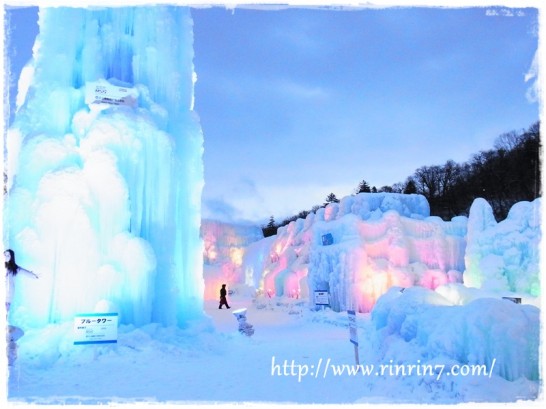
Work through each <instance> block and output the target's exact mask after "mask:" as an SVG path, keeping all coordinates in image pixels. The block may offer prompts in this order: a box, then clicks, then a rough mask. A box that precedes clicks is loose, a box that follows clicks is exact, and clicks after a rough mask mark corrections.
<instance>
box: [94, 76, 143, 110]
mask: <svg viewBox="0 0 546 409" xmlns="http://www.w3.org/2000/svg"><path fill="white" fill-rule="evenodd" d="M137 97H138V93H137V91H136V90H135V89H134V88H129V87H122V86H117V85H112V84H110V83H109V82H108V81H105V80H99V81H96V82H90V83H88V84H87V85H86V93H85V102H86V103H87V104H89V105H91V104H100V105H125V106H130V107H134V106H136V104H137Z"/></svg>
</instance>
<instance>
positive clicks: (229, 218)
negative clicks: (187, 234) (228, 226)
mask: <svg viewBox="0 0 546 409" xmlns="http://www.w3.org/2000/svg"><path fill="white" fill-rule="evenodd" d="M201 212H202V216H203V218H204V219H212V220H220V221H223V222H233V221H235V220H236V214H237V213H238V212H237V209H235V207H233V206H232V205H230V204H229V203H227V202H225V201H224V200H222V199H217V198H214V199H206V200H203V203H202V209H201Z"/></svg>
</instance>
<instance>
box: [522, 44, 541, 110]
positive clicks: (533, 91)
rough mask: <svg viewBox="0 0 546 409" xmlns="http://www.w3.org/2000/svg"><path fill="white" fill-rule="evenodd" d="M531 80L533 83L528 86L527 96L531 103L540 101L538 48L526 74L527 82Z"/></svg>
mask: <svg viewBox="0 0 546 409" xmlns="http://www.w3.org/2000/svg"><path fill="white" fill-rule="evenodd" d="M529 81H531V85H530V86H529V88H527V92H526V93H525V97H526V98H527V101H529V103H535V102H538V96H539V89H538V50H537V51H536V52H535V56H534V57H533V62H532V63H531V67H529V71H527V74H525V82H529Z"/></svg>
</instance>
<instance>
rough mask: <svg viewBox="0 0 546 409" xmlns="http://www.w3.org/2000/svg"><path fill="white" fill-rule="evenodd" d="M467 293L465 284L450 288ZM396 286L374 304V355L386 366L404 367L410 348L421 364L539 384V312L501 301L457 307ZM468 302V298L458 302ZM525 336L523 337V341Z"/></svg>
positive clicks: (437, 294) (434, 296) (482, 300)
mask: <svg viewBox="0 0 546 409" xmlns="http://www.w3.org/2000/svg"><path fill="white" fill-rule="evenodd" d="M450 286H451V287H452V289H451V291H452V292H459V291H460V292H461V293H464V292H466V291H467V290H468V289H467V288H466V287H464V286H463V285H462V284H450ZM400 290H401V288H400V287H392V288H391V289H389V290H388V291H387V292H386V293H385V294H384V295H383V296H382V297H380V298H379V300H378V301H377V304H376V305H375V307H374V309H373V311H372V314H371V317H372V321H373V323H374V326H375V328H376V330H377V332H376V333H375V339H374V345H373V348H374V350H377V351H380V355H381V360H382V361H390V360H392V361H393V362H404V361H405V360H406V356H407V352H408V348H409V347H410V345H411V347H412V348H416V349H414V350H413V354H418V355H419V356H421V357H422V359H421V362H423V363H424V362H428V363H431V362H433V363H438V364H439V363H441V364H442V365H445V366H446V368H445V371H446V372H448V371H449V369H450V367H451V366H452V365H453V364H468V365H485V367H484V368H487V369H488V370H489V369H492V372H493V373H494V374H495V375H498V376H500V377H502V378H504V379H506V380H508V381H514V380H516V379H518V378H521V377H525V378H527V379H530V380H538V379H539V345H540V341H539V340H540V338H539V334H540V310H539V309H538V308H537V307H535V306H533V305H526V304H515V303H513V302H512V301H509V300H504V299H502V298H501V297H497V298H496V299H495V298H477V299H471V300H469V301H468V302H465V303H463V304H453V302H452V301H451V300H449V299H448V298H445V297H443V296H442V295H441V292H440V291H439V290H440V289H438V290H437V291H431V290H429V289H426V288H422V287H412V288H407V289H405V290H404V291H403V292H401V291H400ZM459 298H464V296H462V297H459ZM522 334H525V336H522Z"/></svg>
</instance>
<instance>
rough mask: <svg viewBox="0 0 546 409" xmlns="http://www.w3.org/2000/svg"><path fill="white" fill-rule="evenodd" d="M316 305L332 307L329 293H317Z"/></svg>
mask: <svg viewBox="0 0 546 409" xmlns="http://www.w3.org/2000/svg"><path fill="white" fill-rule="evenodd" d="M315 305H330V300H329V299H328V291H315Z"/></svg>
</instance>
